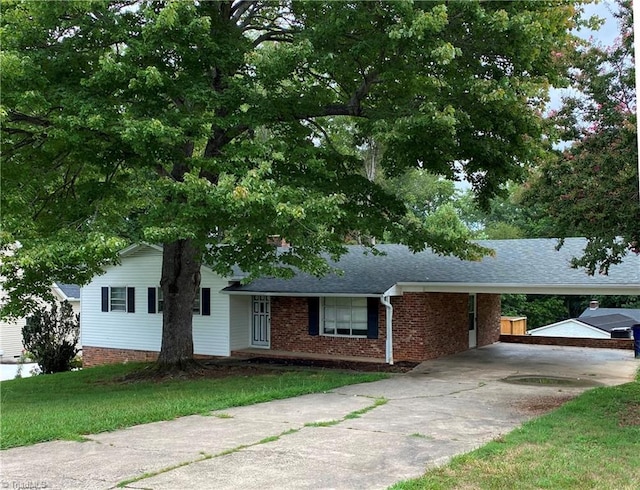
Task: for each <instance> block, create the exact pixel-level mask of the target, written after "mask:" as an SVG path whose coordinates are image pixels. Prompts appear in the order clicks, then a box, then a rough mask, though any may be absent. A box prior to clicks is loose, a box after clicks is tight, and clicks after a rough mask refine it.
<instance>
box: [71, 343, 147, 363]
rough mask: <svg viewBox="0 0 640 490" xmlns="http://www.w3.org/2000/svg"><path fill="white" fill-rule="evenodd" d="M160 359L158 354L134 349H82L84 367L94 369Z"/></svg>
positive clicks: (84, 347) (86, 347)
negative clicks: (106, 365)
mask: <svg viewBox="0 0 640 490" xmlns="http://www.w3.org/2000/svg"><path fill="white" fill-rule="evenodd" d="M156 359H158V352H153V351H145V350H132V349H111V348H108V347H91V346H86V345H85V346H83V347H82V366H83V367H93V366H101V365H103V364H120V363H123V362H153V361H155V360H156Z"/></svg>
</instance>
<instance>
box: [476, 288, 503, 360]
mask: <svg viewBox="0 0 640 490" xmlns="http://www.w3.org/2000/svg"><path fill="white" fill-rule="evenodd" d="M476 309H477V315H478V316H477V324H478V347H482V346H483V345H491V344H494V343H496V342H497V341H498V340H499V339H500V312H501V310H500V295H499V294H477V295H476Z"/></svg>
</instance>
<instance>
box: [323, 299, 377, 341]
mask: <svg viewBox="0 0 640 490" xmlns="http://www.w3.org/2000/svg"><path fill="white" fill-rule="evenodd" d="M345 300H349V303H350V304H349V310H350V313H349V317H350V318H349V320H348V321H349V328H348V330H349V333H338V323H339V321H338V320H339V319H338V314H339V310H340V309H343V310H346V306H347V305H345V304H342V305H341V304H339V303H340V302H345ZM354 301H356V302H357V303H362V304H358V305H356V306H355V307H356V309H357V310H360V312H361V313H364V316H363V319H362V320H360V321H359V322H358V321H357V318H356V319H354V304H353V303H354ZM327 303H329V304H327ZM328 308H334V309H335V312H334V314H333V315H327V313H328V312H327V309H328ZM368 311H369V309H368V304H367V298H366V297H358V296H327V297H324V298H322V301H321V308H320V335H323V336H325V337H342V338H345V337H346V338H354V339H366V338H367V334H368V329H369V328H368V326H369V321H368ZM328 316H329V318H327V317H328ZM331 316H333V318H331ZM329 322H332V323H333V328H332V329H331V330H333V332H332V333H328V332H327V330H329V329H328V328H327V327H328V323H329ZM341 323H346V319H345V318H344V317H343V322H341ZM354 323H357V324H359V327H358V328H354ZM342 329H344V327H343V328H342ZM354 330H359V331H361V332H362V333H357V334H354V333H353V332H354Z"/></svg>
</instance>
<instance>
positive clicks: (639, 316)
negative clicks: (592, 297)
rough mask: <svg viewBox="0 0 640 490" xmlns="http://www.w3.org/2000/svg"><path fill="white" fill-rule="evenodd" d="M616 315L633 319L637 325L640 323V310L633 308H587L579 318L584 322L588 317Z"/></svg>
mask: <svg viewBox="0 0 640 490" xmlns="http://www.w3.org/2000/svg"><path fill="white" fill-rule="evenodd" d="M639 294H640V293H639ZM615 314H620V315H624V316H627V317H631V318H633V319H634V320H635V321H636V322H637V323H640V309H632V308H596V309H591V308H587V309H586V310H584V311H583V312H582V314H581V315H580V316H579V317H578V318H579V319H580V320H583V319H584V318H588V317H598V316H608V315H615Z"/></svg>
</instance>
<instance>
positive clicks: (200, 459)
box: [0, 344, 640, 490]
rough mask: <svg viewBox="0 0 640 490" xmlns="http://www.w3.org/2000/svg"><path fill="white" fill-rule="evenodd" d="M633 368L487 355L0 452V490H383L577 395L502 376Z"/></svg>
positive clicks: (591, 377)
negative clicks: (81, 439)
mask: <svg viewBox="0 0 640 490" xmlns="http://www.w3.org/2000/svg"><path fill="white" fill-rule="evenodd" d="M638 367H640V362H638V361H637V360H635V359H634V357H633V352H632V351H628V350H627V351H625V350H612V349H611V350H610V349H583V348H575V347H551V346H529V345H519V344H495V345H492V346H489V347H483V348H480V349H475V350H472V351H469V352H465V353H463V354H458V355H454V356H449V357H446V358H443V359H439V360H435V361H428V362H425V363H423V364H421V365H420V366H419V367H418V368H417V369H416V370H414V371H413V372H412V373H410V374H406V375H397V376H393V377H392V378H390V379H386V380H382V381H377V382H374V383H365V384H360V385H352V386H346V387H344V388H339V389H336V390H333V391H332V392H328V393H321V394H314V395H306V396H301V397H297V398H291V399H288V400H280V401H274V402H268V403H263V404H259V405H253V406H249V407H239V408H232V409H228V410H225V411H224V412H223V413H220V412H213V413H212V415H213V416H209V417H203V416H190V417H183V418H180V419H178V420H174V421H170V422H158V423H152V424H146V425H140V426H136V427H132V428H130V429H125V430H120V431H116V432H110V433H102V434H97V435H90V436H88V439H89V440H88V441H87V442H83V443H80V442H68V441H58V442H50V443H43V444H38V445H35V446H30V447H24V448H16V449H11V450H7V451H3V452H2V453H0V459H1V462H2V467H1V475H2V476H1V479H0V488H47V489H51V488H60V489H72V488H82V489H93V488H95V489H108V488H114V487H115V486H116V485H117V484H119V483H120V484H122V483H123V482H128V483H126V484H124V488H135V489H142V488H144V489H171V490H173V489H183V488H202V489H239V488H242V489H300V488H313V489H324V488H327V489H328V488H333V489H360V488H362V489H365V488H366V489H372V488H386V487H388V486H389V485H391V484H393V483H395V482H397V481H399V480H403V479H407V478H412V477H416V476H419V475H421V474H422V473H423V472H424V470H425V469H426V468H428V467H431V466H434V465H440V464H443V463H446V462H447V461H448V460H449V459H450V458H451V457H452V456H454V455H456V454H460V453H464V452H467V451H469V450H471V449H474V448H476V447H478V446H481V445H483V444H485V443H486V442H488V441H490V440H491V439H494V438H496V437H498V436H500V435H501V434H505V433H507V432H509V431H510V430H512V429H513V428H514V427H516V426H518V425H520V424H521V423H522V422H523V421H525V420H528V419H530V418H532V417H534V416H536V415H538V414H540V413H542V412H544V411H545V410H548V409H549V407H553V406H557V404H559V403H562V402H564V401H566V400H567V399H569V398H571V397H574V396H576V395H578V394H579V393H581V392H582V391H584V390H585V389H588V388H586V387H584V386H582V387H571V386H561V385H553V384H538V385H535V386H532V385H531V384H526V385H520V384H510V383H506V382H504V381H502V380H503V379H504V378H506V377H508V376H514V375H539V376H562V377H566V378H574V379H578V378H579V379H580V380H587V381H588V382H593V383H600V384H605V385H615V384H621V383H625V382H628V381H630V380H632V379H633V376H634V373H635V371H636V370H637V369H638ZM38 485H39V486H38Z"/></svg>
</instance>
